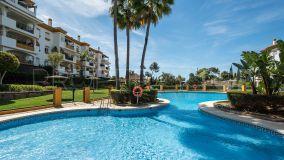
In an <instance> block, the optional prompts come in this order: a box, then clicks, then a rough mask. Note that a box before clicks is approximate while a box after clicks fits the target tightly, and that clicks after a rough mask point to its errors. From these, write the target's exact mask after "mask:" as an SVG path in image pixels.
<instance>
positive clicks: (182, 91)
mask: <svg viewBox="0 0 284 160" xmlns="http://www.w3.org/2000/svg"><path fill="white" fill-rule="evenodd" d="M158 93H227V92H223V91H220V92H217V91H186V90H180V91H175V90H173V91H170V90H169V91H158Z"/></svg>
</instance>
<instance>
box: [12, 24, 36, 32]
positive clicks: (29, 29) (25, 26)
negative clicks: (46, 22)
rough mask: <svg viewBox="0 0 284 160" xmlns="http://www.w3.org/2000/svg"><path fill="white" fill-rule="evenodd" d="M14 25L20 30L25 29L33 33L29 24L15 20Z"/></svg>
mask: <svg viewBox="0 0 284 160" xmlns="http://www.w3.org/2000/svg"><path fill="white" fill-rule="evenodd" d="M16 27H17V28H19V29H21V30H24V31H27V32H29V33H31V34H34V28H33V27H30V26H28V25H26V24H23V23H20V22H17V23H16Z"/></svg>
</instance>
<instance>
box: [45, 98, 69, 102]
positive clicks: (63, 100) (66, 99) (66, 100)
mask: <svg viewBox="0 0 284 160" xmlns="http://www.w3.org/2000/svg"><path fill="white" fill-rule="evenodd" d="M72 101H73V99H72V98H63V99H62V102H72ZM46 102H53V99H49V100H46Z"/></svg>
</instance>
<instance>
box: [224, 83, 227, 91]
mask: <svg viewBox="0 0 284 160" xmlns="http://www.w3.org/2000/svg"><path fill="white" fill-rule="evenodd" d="M223 92H227V85H225V84H224V85H223Z"/></svg>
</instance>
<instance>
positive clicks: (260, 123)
mask: <svg viewBox="0 0 284 160" xmlns="http://www.w3.org/2000/svg"><path fill="white" fill-rule="evenodd" d="M216 102H218V101H208V102H203V103H199V109H200V110H201V111H203V112H205V113H208V114H210V115H214V116H217V117H220V118H225V119H230V120H233V121H237V122H241V123H245V124H249V125H253V126H257V127H261V128H264V129H268V130H271V131H273V132H276V133H279V134H281V135H284V123H283V122H273V121H268V120H264V119H259V118H255V117H252V116H250V115H239V114H235V113H231V112H225V111H222V110H219V109H217V108H215V107H214V103H216Z"/></svg>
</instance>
